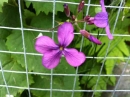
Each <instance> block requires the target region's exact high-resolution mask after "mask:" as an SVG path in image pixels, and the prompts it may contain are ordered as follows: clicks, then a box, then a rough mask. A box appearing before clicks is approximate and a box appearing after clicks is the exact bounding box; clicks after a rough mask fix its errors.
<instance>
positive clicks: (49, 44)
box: [35, 36, 59, 54]
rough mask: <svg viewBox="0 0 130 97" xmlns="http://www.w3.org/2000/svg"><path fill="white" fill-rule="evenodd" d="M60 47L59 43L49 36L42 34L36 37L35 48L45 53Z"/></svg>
mask: <svg viewBox="0 0 130 97" xmlns="http://www.w3.org/2000/svg"><path fill="white" fill-rule="evenodd" d="M58 48H59V47H58V45H56V44H55V42H54V41H53V40H52V39H51V38H50V37H48V36H40V37H38V38H37V39H36V43H35V49H36V50H37V51H38V52H39V53H42V54H44V53H46V52H50V51H52V50H55V49H58Z"/></svg>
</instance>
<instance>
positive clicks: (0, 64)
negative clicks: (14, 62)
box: [0, 61, 10, 95]
mask: <svg viewBox="0 0 130 97" xmlns="http://www.w3.org/2000/svg"><path fill="white" fill-rule="evenodd" d="M0 68H1V72H2V77H3V80H4V83H5V86H6V90H7V93H8V94H9V95H10V92H9V89H8V85H7V83H6V80H5V76H4V71H3V67H2V63H1V61H0Z"/></svg>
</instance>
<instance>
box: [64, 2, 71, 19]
mask: <svg viewBox="0 0 130 97" xmlns="http://www.w3.org/2000/svg"><path fill="white" fill-rule="evenodd" d="M63 6H64V12H65V14H66V16H67V17H69V16H70V9H69V7H68V4H64V5H63Z"/></svg>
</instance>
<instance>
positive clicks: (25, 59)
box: [18, 0, 31, 97]
mask: <svg viewBox="0 0 130 97" xmlns="http://www.w3.org/2000/svg"><path fill="white" fill-rule="evenodd" d="M20 2H21V0H18V6H19V16H20V25H21V34H22V42H23V52H24V63H25V69H26V78H27V87H28V93H29V97H31V92H30V86H29V77H28V66H27V58H26V47H25V41H24V30H23V20H22V11H21V3H20Z"/></svg>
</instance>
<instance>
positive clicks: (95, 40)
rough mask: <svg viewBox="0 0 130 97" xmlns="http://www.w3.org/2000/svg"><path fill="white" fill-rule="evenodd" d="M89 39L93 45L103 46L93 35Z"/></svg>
mask: <svg viewBox="0 0 130 97" xmlns="http://www.w3.org/2000/svg"><path fill="white" fill-rule="evenodd" d="M88 39H89V40H90V41H92V42H93V43H95V44H98V45H101V44H102V43H101V41H100V40H98V39H97V38H95V37H94V36H93V35H90V36H89V37H88Z"/></svg>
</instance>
